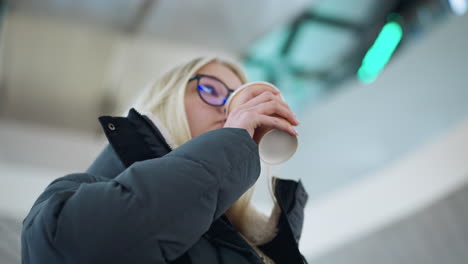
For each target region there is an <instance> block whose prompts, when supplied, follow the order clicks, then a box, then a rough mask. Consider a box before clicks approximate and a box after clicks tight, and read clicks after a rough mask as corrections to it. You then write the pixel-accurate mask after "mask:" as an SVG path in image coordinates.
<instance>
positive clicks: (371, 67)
mask: <svg viewBox="0 0 468 264" xmlns="http://www.w3.org/2000/svg"><path fill="white" fill-rule="evenodd" d="M402 37H403V29H402V28H401V26H400V24H399V23H398V22H395V21H391V22H388V23H387V24H386V25H385V26H384V27H383V28H382V31H380V34H379V36H378V37H377V39H376V40H375V42H374V44H372V47H371V48H370V49H369V51H368V52H367V53H366V56H364V59H363V60H362V65H361V67H360V68H359V70H358V72H357V77H358V79H359V80H360V81H362V82H364V83H371V82H373V81H374V80H375V79H376V78H377V76H378V75H379V73H380V72H381V71H382V70H383V68H384V67H385V65H387V63H388V61H389V60H390V58H391V57H392V55H393V52H395V50H396V48H397V47H398V44H399V43H400V41H401V38H402Z"/></svg>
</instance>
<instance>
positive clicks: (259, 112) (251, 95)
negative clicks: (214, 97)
mask: <svg viewBox="0 0 468 264" xmlns="http://www.w3.org/2000/svg"><path fill="white" fill-rule="evenodd" d="M237 96H239V98H237V99H236V102H237V103H236V105H235V107H234V108H233V109H232V110H231V112H230V113H229V115H228V117H227V120H226V123H225V125H224V127H233V128H243V129H246V130H247V132H248V133H249V134H250V136H251V137H252V138H253V139H254V140H255V142H256V143H257V144H258V143H259V141H260V139H261V138H262V136H263V135H264V134H265V133H266V132H267V131H269V130H271V129H278V130H281V131H284V132H286V133H289V134H291V135H293V136H297V132H296V130H295V129H294V128H293V126H297V125H299V121H298V120H297V118H296V116H295V115H294V113H293V112H292V111H291V109H290V108H289V106H288V105H287V104H286V103H285V102H284V101H283V100H282V99H281V95H280V92H279V91H277V90H276V89H274V88H273V87H269V86H254V87H250V88H248V89H246V90H245V91H242V92H241V93H240V94H239V95H237ZM275 116H276V117H275ZM278 117H280V118H283V119H285V120H286V121H288V122H284V121H283V120H281V119H279V118H278ZM260 127H261V128H262V129H261V131H259V130H257V131H256V129H258V128H260Z"/></svg>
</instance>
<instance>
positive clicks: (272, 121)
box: [257, 115, 298, 136]
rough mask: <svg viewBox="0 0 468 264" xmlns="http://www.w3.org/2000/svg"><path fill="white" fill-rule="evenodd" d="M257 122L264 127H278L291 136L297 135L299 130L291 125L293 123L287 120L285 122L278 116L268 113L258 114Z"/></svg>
mask: <svg viewBox="0 0 468 264" xmlns="http://www.w3.org/2000/svg"><path fill="white" fill-rule="evenodd" d="M257 124H258V125H259V127H260V126H263V127H268V128H272V129H278V130H281V131H284V132H286V133H288V134H290V135H291V136H297V135H298V134H297V131H296V130H295V129H294V128H293V127H292V126H291V124H288V123H287V122H284V121H282V120H280V119H278V118H276V117H272V116H267V115H258V116H257Z"/></svg>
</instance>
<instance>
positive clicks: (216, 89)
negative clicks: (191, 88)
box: [198, 77, 228, 105]
mask: <svg viewBox="0 0 468 264" xmlns="http://www.w3.org/2000/svg"><path fill="white" fill-rule="evenodd" d="M198 92H199V93H200V95H201V97H202V98H203V100H205V101H206V102H207V103H209V104H212V105H223V104H224V102H225V100H226V97H227V95H228V89H227V88H226V86H224V84H223V83H221V82H220V81H218V80H216V79H212V78H208V77H202V78H201V79H200V82H199V84H198Z"/></svg>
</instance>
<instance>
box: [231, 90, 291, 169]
mask: <svg viewBox="0 0 468 264" xmlns="http://www.w3.org/2000/svg"><path fill="white" fill-rule="evenodd" d="M258 85H262V86H265V85H266V86H270V87H273V88H274V89H276V90H278V91H279V89H278V88H276V86H274V85H273V84H271V83H268V82H250V83H246V84H244V85H242V86H241V87H239V88H237V89H236V91H235V92H234V93H232V94H231V96H230V97H229V98H228V100H227V102H226V106H225V107H226V115H228V114H229V112H230V110H231V108H232V107H234V106H235V101H236V100H235V98H236V96H237V95H238V94H240V93H241V92H242V91H243V90H245V89H246V88H248V87H254V86H258ZM280 95H281V94H280ZM281 98H282V99H283V101H284V98H283V96H282V95H281ZM278 119H280V120H281V121H284V122H288V121H286V120H285V119H283V118H280V117H278ZM297 147H298V140H297V137H296V136H291V135H290V134H289V133H286V132H283V131H281V130H277V129H271V130H270V131H268V132H266V133H265V135H264V136H263V137H262V138H261V140H260V143H259V145H258V148H259V154H260V158H261V159H262V161H263V162H265V163H267V164H270V165H278V164H281V163H284V162H286V161H287V160H289V159H290V158H291V157H292V156H293V155H294V153H295V152H296V150H297Z"/></svg>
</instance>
